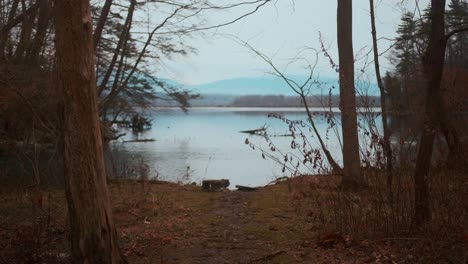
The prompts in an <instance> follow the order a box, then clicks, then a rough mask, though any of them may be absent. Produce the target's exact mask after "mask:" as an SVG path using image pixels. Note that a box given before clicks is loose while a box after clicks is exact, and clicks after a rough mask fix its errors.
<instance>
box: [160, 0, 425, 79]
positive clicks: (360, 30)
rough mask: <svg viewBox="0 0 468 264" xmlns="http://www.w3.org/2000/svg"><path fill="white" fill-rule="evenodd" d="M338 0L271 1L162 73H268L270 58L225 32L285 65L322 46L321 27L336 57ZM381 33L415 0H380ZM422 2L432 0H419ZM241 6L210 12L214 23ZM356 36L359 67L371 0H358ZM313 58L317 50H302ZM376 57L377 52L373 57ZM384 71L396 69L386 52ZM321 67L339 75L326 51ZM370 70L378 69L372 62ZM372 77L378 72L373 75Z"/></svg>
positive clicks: (391, 33)
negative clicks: (229, 9)
mask: <svg viewBox="0 0 468 264" xmlns="http://www.w3.org/2000/svg"><path fill="white" fill-rule="evenodd" d="M336 2H337V1H336V0H295V1H292V0H277V2H276V4H273V3H271V4H268V5H266V6H264V7H262V8H261V9H260V10H259V11H258V12H257V13H255V14H254V15H251V16H249V17H247V18H245V19H243V20H242V21H240V22H237V23H236V24H234V25H230V26H227V27H224V28H222V29H220V30H218V31H216V34H215V32H211V33H210V34H206V35H205V36H204V37H203V38H195V39H193V43H192V44H193V46H194V47H195V48H197V49H198V54H196V55H190V56H189V57H186V58H180V57H176V58H174V60H173V61H171V62H169V63H166V67H165V68H164V69H163V70H161V72H160V74H161V75H162V77H165V78H171V79H175V80H177V81H180V82H183V83H186V84H200V83H208V82H212V81H216V80H222V79H230V78H237V77H258V76H265V75H266V73H267V72H269V71H270V69H269V67H268V66H267V65H265V63H264V62H263V61H262V60H260V59H259V58H258V57H256V56H255V55H254V54H253V53H252V52H250V51H249V50H248V49H246V48H245V47H243V46H242V45H240V44H239V43H237V42H236V41H234V40H232V39H230V38H228V37H224V36H222V35H221V34H230V35H235V36H237V37H238V38H240V39H242V40H243V41H247V42H248V43H249V44H250V45H252V46H253V47H255V48H256V49H257V50H259V51H261V52H263V53H265V54H266V55H268V56H270V57H272V58H273V60H274V62H275V63H276V64H278V65H279V66H280V67H284V66H285V65H286V63H287V62H288V61H289V60H290V59H291V58H294V57H297V54H298V53H299V52H300V51H301V50H304V48H305V47H313V48H316V49H320V42H319V32H321V34H322V38H323V40H324V43H325V45H326V46H327V47H328V48H329V53H330V55H331V56H332V58H333V59H334V60H335V61H336V62H337V61H338V51H337V47H336ZM375 2H376V6H377V9H376V16H377V33H378V37H379V38H380V37H384V38H389V39H392V38H394V37H395V30H396V28H397V26H398V24H399V21H400V17H401V14H402V10H404V9H407V10H410V11H414V2H415V0H408V1H403V2H409V3H408V4H401V2H402V1H401V0H375ZM419 2H420V6H421V8H424V7H425V6H426V5H427V2H428V1H427V0H424V1H419ZM242 11H244V12H245V10H242ZM236 14H237V13H235V12H229V13H227V12H224V13H220V14H218V15H214V16H212V17H210V18H209V21H210V22H211V23H216V22H218V21H219V22H220V23H221V22H222V21H225V20H226V19H227V18H229V17H233V16H236ZM353 37H354V53H355V56H356V59H359V61H358V62H357V65H356V68H357V69H359V68H360V67H362V65H364V64H365V61H366V60H365V57H366V56H365V55H366V54H367V53H368V52H369V51H370V49H371V46H372V45H371V30H370V15H369V1H368V0H354V1H353ZM390 43H391V42H389V41H388V40H384V39H382V40H380V41H379V45H380V46H379V49H380V51H384V50H386V49H387V48H388V47H389V45H390ZM301 56H304V57H307V58H308V59H309V60H310V61H313V60H314V56H312V54H311V53H310V52H309V53H308V54H306V53H302V54H301ZM368 58H369V60H371V57H368ZM382 60H383V61H382V71H386V70H391V69H392V66H391V64H390V63H389V62H388V60H387V59H386V58H385V56H384V57H383V58H382ZM288 73H289V74H294V75H301V74H305V73H306V72H305V71H304V70H303V69H302V67H301V65H293V66H291V67H290V68H288ZM316 73H318V74H320V76H327V77H334V76H335V73H334V71H333V70H332V69H331V67H330V66H329V62H328V60H327V59H326V58H325V57H323V56H320V57H319V61H318V65H317V70H316ZM366 74H368V75H370V76H371V75H373V74H374V71H373V68H372V67H369V68H368V70H367V71H366ZM370 78H372V76H371V77H370Z"/></svg>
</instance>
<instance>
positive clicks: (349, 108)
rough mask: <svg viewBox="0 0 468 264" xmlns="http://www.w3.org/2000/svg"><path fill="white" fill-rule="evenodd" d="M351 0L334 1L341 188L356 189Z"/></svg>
mask: <svg viewBox="0 0 468 264" xmlns="http://www.w3.org/2000/svg"><path fill="white" fill-rule="evenodd" d="M352 22H353V17H352V0H338V19H337V26H338V54H339V63H340V67H339V75H340V76H339V78H340V110H341V123H342V129H343V174H344V175H343V183H342V185H343V188H345V189H356V188H358V187H359V186H360V185H361V184H362V179H361V166H360V158H359V139H358V133H357V114H356V93H355V89H354V55H353V32H352Z"/></svg>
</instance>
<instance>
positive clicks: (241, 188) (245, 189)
mask: <svg viewBox="0 0 468 264" xmlns="http://www.w3.org/2000/svg"><path fill="white" fill-rule="evenodd" d="M236 188H237V190H238V191H240V192H253V191H258V188H255V187H248V186H242V185H236Z"/></svg>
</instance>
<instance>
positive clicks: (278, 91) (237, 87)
mask: <svg viewBox="0 0 468 264" xmlns="http://www.w3.org/2000/svg"><path fill="white" fill-rule="evenodd" d="M291 78H292V80H294V81H296V82H297V83H299V84H301V83H303V82H304V81H305V79H306V78H307V77H305V76H293V77H291ZM320 82H321V83H320V85H316V84H314V85H312V87H311V90H310V95H320V94H323V95H328V94H329V92H330V89H331V93H332V95H338V94H339V85H338V80H337V79H333V78H329V77H322V78H320ZM356 86H357V87H358V88H359V87H362V86H365V87H367V88H366V89H367V93H368V95H370V96H378V95H379V90H378V87H377V85H375V84H373V83H363V82H360V83H359V84H357V85H356ZM182 87H185V88H186V89H189V90H191V91H193V92H196V93H200V94H201V95H203V94H218V95H286V96H291V95H296V94H295V93H294V91H293V90H292V89H291V88H290V87H288V85H287V84H286V83H285V82H284V81H283V80H282V79H280V78H277V77H274V76H271V77H270V76H268V77H256V78H247V77H241V78H234V79H226V80H219V81H215V82H210V83H206V84H199V85H187V86H183V85H182Z"/></svg>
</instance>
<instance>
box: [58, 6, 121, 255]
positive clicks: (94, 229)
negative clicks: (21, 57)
mask: <svg viewBox="0 0 468 264" xmlns="http://www.w3.org/2000/svg"><path fill="white" fill-rule="evenodd" d="M70 10H73V12H70ZM54 15H55V28H56V49H57V75H58V81H59V85H60V89H61V91H62V93H63V103H64V105H63V108H64V112H63V121H62V122H63V156H64V173H65V183H66V194H67V200H68V210H69V220H70V238H71V249H72V250H71V252H72V258H73V262H74V263H121V262H122V258H121V256H120V252H119V248H118V243H117V233H116V229H115V226H114V223H113V219H112V210H111V206H110V200H109V193H108V190H107V183H106V175H105V167H104V159H103V149H102V141H101V132H100V126H99V118H98V112H97V103H96V76H95V72H94V67H95V65H94V63H95V58H94V50H93V37H92V29H93V27H92V19H91V12H90V4H89V0H80V1H76V0H55V3H54Z"/></svg>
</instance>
